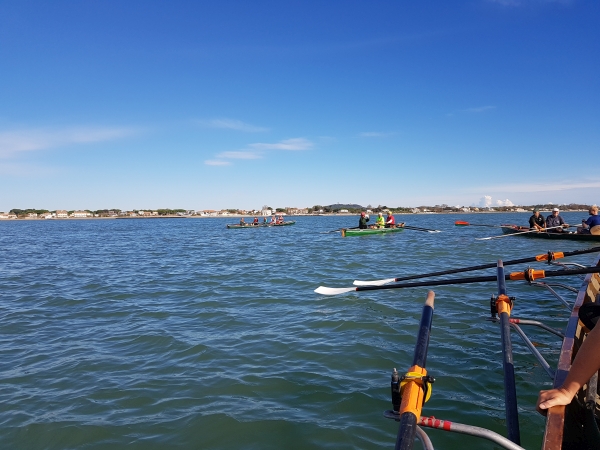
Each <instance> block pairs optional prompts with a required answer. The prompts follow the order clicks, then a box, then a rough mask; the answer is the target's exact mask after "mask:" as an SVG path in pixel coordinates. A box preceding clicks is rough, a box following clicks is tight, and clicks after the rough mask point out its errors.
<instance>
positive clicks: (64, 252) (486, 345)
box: [0, 213, 594, 450]
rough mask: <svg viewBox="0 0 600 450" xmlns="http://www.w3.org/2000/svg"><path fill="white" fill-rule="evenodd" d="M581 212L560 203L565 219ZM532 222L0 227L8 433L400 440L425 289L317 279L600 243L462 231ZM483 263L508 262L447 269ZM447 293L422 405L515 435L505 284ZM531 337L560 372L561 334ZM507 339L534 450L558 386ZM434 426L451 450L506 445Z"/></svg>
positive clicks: (317, 220) (120, 440)
mask: <svg viewBox="0 0 600 450" xmlns="http://www.w3.org/2000/svg"><path fill="white" fill-rule="evenodd" d="M586 216H587V214H585V213H565V214H563V217H564V218H565V219H566V220H567V222H572V223H580V222H581V219H582V218H585V217H586ZM528 217H529V215H528V214H515V213H512V214H473V215H406V216H400V215H397V216H396V218H397V220H398V221H405V222H406V223H407V224H409V225H413V226H418V227H425V228H435V229H439V230H441V231H442V232H441V233H435V234H432V233H424V232H419V231H410V230H405V231H404V232H402V233H394V234H389V235H375V236H365V237H348V238H345V239H344V238H341V237H340V235H339V233H328V234H326V233H322V232H325V231H330V230H335V229H338V228H340V227H348V226H356V224H357V222H358V218H357V217H354V216H352V217H351V216H339V217H297V218H295V220H296V224H295V225H294V226H290V227H278V228H259V229H241V230H228V229H226V227H225V225H226V223H227V222H231V219H230V220H229V221H228V220H226V219H136V220H54V221H52V220H49V221H10V222H8V221H6V222H0V274H1V276H0V355H1V357H0V441H1V444H0V446H1V447H2V448H7V449H28V450H31V449H110V450H114V449H119V448H127V449H170V448H173V449H192V448H197V449H232V448H239V449H284V448H285V449H286V450H291V449H306V448H319V449H321V448H322V449H325V448H332V449H333V448H345V449H346V448H356V449H379V448H391V447H392V446H393V443H394V441H395V438H396V432H397V429H398V424H397V423H396V422H394V421H391V420H388V419H385V418H384V417H383V411H384V410H386V409H390V408H391V402H390V375H391V372H392V369H393V368H394V367H396V368H398V370H399V371H400V372H401V373H402V372H404V371H406V370H407V369H408V368H409V367H410V365H411V363H412V356H413V350H414V344H415V339H416V333H417V328H418V324H419V319H420V315H421V310H422V306H423V302H424V300H425V297H426V294H427V290H428V288H414V289H402V290H386V291H373V292H353V293H350V294H346V295H340V296H335V297H327V296H321V295H318V294H315V293H314V292H313V290H314V289H315V288H316V287H318V286H320V285H325V286H330V287H347V286H352V281H353V280H355V279H362V280H369V279H380V278H390V277H397V276H406V275H412V274H419V273H427V272H432V271H441V270H446V269H450V268H456V267H463V266H470V265H476V264H485V263H490V262H495V261H496V260H497V259H498V258H502V259H505V260H509V259H515V258H522V257H529V256H534V255H537V254H540V253H545V252H547V251H548V250H552V251H570V250H576V249H582V248H587V247H590V246H591V243H584V242H568V241H564V242H561V241H547V240H541V239H540V240H538V239H524V238H519V237H505V238H501V239H494V240H488V241H476V240H475V238H477V237H485V236H494V235H499V234H500V233H501V231H500V229H499V228H485V227H473V226H471V227H456V226H454V222H455V221H456V220H466V221H468V222H471V223H484V224H501V223H518V224H522V225H525V224H526V223H527V219H528ZM593 258H594V256H593V255H583V256H580V257H577V258H571V259H570V260H571V261H575V262H580V263H583V264H590V263H591V262H592V261H593ZM534 267H536V268H546V267H547V266H544V265H543V264H541V263H537V264H534ZM525 268H526V265H520V266H510V267H507V272H510V271H517V270H523V269H525ZM474 275H495V269H489V270H486V271H479V272H475V273H467V274H458V275H454V276H453V277H462V276H474ZM561 281H564V282H567V283H570V284H571V285H573V286H575V287H579V285H580V283H581V280H580V279H579V278H577V277H574V278H571V279H561ZM507 289H508V293H509V295H514V296H516V297H517V300H516V303H515V308H514V310H513V315H514V316H518V317H522V318H534V319H538V320H542V321H544V322H545V323H547V324H548V325H550V326H553V327H556V328H559V329H563V328H564V326H565V321H566V319H567V317H568V315H569V311H568V310H567V309H566V308H565V307H563V306H562V305H561V303H560V302H559V301H558V300H557V299H555V298H554V297H553V296H552V295H551V294H550V293H549V292H548V291H546V290H543V289H540V288H535V287H531V286H527V285H526V284H525V283H524V282H507ZM434 290H435V292H436V299H435V313H434V318H433V328H432V333H431V341H430V345H429V354H428V358H427V368H428V370H429V372H430V374H431V375H433V376H434V377H435V378H436V382H435V384H434V386H433V394H432V396H431V400H430V401H429V402H428V403H426V405H425V407H424V409H423V415H426V416H432V415H433V416H435V417H437V418H440V419H445V420H450V421H454V422H460V423H466V424H471V425H477V426H481V427H485V428H489V429H492V430H494V431H496V432H498V433H501V434H503V435H506V431H505V416H504V394H503V388H502V386H503V381H502V380H503V378H502V373H503V372H502V350H501V339H500V331H499V327H498V325H497V324H494V323H491V322H489V321H486V320H485V319H486V318H487V317H489V314H490V313H489V300H490V296H491V295H492V294H494V293H496V284H495V283H493V282H492V283H478V284H468V285H456V286H445V287H438V288H434ZM565 297H566V298H567V299H568V300H569V301H573V300H574V294H572V293H569V292H567V291H565ZM526 331H527V333H528V334H529V336H530V337H531V339H532V340H533V341H534V342H535V344H536V345H537V347H538V349H539V350H540V351H541V352H542V354H544V355H545V356H546V358H547V359H548V361H549V362H550V364H551V365H553V366H554V365H555V364H556V361H557V357H558V353H559V350H560V341H559V340H558V339H557V338H556V337H555V336H554V335H551V334H548V333H546V332H543V331H538V330H536V329H531V328H526ZM512 339H513V345H514V353H515V355H514V359H515V371H516V378H517V393H518V397H519V412H520V426H521V436H522V445H523V446H524V447H526V448H539V447H540V444H541V438H542V433H543V429H544V419H543V418H542V417H541V416H540V415H538V414H537V413H536V412H535V410H534V409H535V401H536V398H537V394H538V392H539V390H540V389H547V388H549V387H550V386H551V380H550V379H549V377H548V376H547V374H546V372H545V371H544V370H543V369H542V368H541V367H540V365H539V364H538V363H537V361H535V360H534V359H533V357H532V356H531V355H530V354H529V353H528V350H527V349H526V348H525V346H524V345H523V344H522V342H521V341H520V340H519V337H518V336H517V335H515V334H513V338H512ZM428 433H429V435H430V437H431V439H432V441H433V443H434V445H435V447H436V448H439V449H459V448H460V449H462V448H481V449H491V448H494V446H493V445H492V444H488V443H487V442H486V441H482V440H479V439H475V438H471V437H465V436H462V435H454V434H452V433H447V432H442V431H438V430H428ZM417 448H418V445H417Z"/></svg>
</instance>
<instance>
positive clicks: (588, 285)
mask: <svg viewBox="0 0 600 450" xmlns="http://www.w3.org/2000/svg"><path fill="white" fill-rule="evenodd" d="M595 265H596V266H600V258H598V259H597V260H596V264H595ZM599 294H600V275H599V274H598V273H590V274H588V275H586V277H585V279H584V281H583V283H582V285H581V288H580V289H579V292H578V293H577V299H576V300H575V304H574V305H573V310H572V311H571V315H570V317H569V321H568V323H567V328H566V331H565V338H564V339H563V344H562V348H561V351H560V357H559V359H558V367H557V370H556V375H555V377H554V387H555V388H558V387H560V386H561V385H562V384H563V382H564V381H565V378H566V377H567V374H568V373H569V369H570V368H571V364H572V363H573V360H574V359H575V355H576V354H577V351H578V350H579V347H580V346H581V344H582V343H583V340H584V339H585V331H586V330H585V329H584V327H583V326H582V325H583V324H582V323H581V321H580V320H579V316H578V314H579V309H580V308H581V306H582V305H584V304H586V303H591V302H600V297H599ZM593 380H594V377H592V380H590V381H593ZM589 385H592V390H593V391H590V392H588V388H589ZM584 388H585V389H581V390H580V391H579V392H578V393H577V395H576V396H575V398H574V399H573V401H572V402H571V404H570V405H568V406H567V407H564V406H555V407H553V408H550V410H549V411H548V415H547V416H546V430H545V433H544V440H543V443H542V449H543V450H571V449H573V450H574V449H578V450H585V449H592V448H598V445H600V441H599V440H598V439H599V438H600V436H598V435H595V436H594V435H593V434H592V436H591V437H590V436H588V435H586V433H585V431H584V430H586V429H587V428H590V427H584V426H583V424H582V420H585V419H582V418H585V416H586V414H587V415H591V414H592V413H595V416H596V421H597V420H598V415H599V414H598V412H599V411H600V409H599V408H600V402H599V397H598V395H597V389H598V379H597V378H596V380H595V382H591V383H588V384H587V385H585V386H584ZM588 394H590V399H589V400H591V402H594V403H595V408H593V410H592V412H589V411H586V407H585V405H586V397H587V395H588ZM588 431H590V430H588ZM594 438H595V439H597V440H596V443H595V444H594V443H592V442H590V440H593V439H594Z"/></svg>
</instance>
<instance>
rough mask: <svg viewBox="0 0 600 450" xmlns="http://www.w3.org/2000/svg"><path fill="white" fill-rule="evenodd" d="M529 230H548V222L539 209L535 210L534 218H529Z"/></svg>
mask: <svg viewBox="0 0 600 450" xmlns="http://www.w3.org/2000/svg"><path fill="white" fill-rule="evenodd" d="M529 228H530V229H531V230H537V231H542V230H543V229H544V228H546V220H545V219H544V216H542V215H541V214H540V212H539V211H538V210H537V209H534V210H533V216H531V217H530V218H529Z"/></svg>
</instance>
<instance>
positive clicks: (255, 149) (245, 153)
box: [204, 138, 314, 166]
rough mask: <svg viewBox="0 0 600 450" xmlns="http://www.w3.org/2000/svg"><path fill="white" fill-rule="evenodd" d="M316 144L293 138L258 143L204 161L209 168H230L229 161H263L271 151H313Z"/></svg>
mask: <svg viewBox="0 0 600 450" xmlns="http://www.w3.org/2000/svg"><path fill="white" fill-rule="evenodd" d="M313 146H314V144H313V143H312V142H311V141H309V140H308V139H304V138H292V139H284V140H283V141H279V142H275V143H265V142H257V143H254V144H248V146H247V149H244V150H238V151H228V152H221V153H219V154H217V155H215V158H220V159H210V160H207V161H204V164H207V165H209V166H228V165H231V162H230V161H227V160H229V159H261V158H263V157H264V156H265V153H266V152H267V151H269V150H291V151H297V150H308V149H311V148H312V147H313Z"/></svg>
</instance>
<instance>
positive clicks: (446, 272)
mask: <svg viewBox="0 0 600 450" xmlns="http://www.w3.org/2000/svg"><path fill="white" fill-rule="evenodd" d="M594 252H600V247H592V248H589V249H585V250H575V251H572V252H564V253H563V257H565V258H566V257H567V256H575V255H583V254H586V253H594ZM538 260H539V259H538V256H533V257H531V258H520V259H513V260H509V261H505V262H504V266H510V265H514V264H522V263H528V262H535V261H538ZM494 267H496V263H491V264H481V265H478V266H471V267H463V268H460V269H450V270H444V271H441V272H432V273H426V274H424V275H410V276H406V277H400V278H395V279H394V280H395V281H408V280H415V279H417V278H428V277H436V276H442V275H451V274H454V273H461V272H471V271H473V270H483V269H492V268H494Z"/></svg>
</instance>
